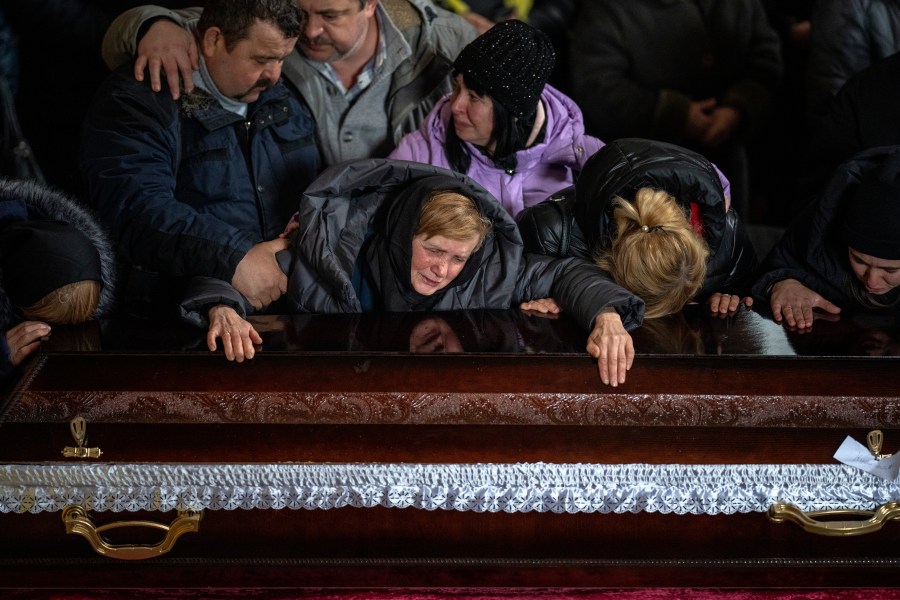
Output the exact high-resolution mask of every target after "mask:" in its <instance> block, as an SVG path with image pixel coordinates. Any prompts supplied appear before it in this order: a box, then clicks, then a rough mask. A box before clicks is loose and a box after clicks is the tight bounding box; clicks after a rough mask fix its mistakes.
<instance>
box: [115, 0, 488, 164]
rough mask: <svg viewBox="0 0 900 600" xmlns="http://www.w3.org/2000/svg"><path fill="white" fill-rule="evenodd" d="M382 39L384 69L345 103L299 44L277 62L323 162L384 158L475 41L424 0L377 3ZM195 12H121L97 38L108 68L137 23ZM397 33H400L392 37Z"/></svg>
mask: <svg viewBox="0 0 900 600" xmlns="http://www.w3.org/2000/svg"><path fill="white" fill-rule="evenodd" d="M379 6H380V9H379V10H380V12H379V15H383V16H386V17H387V19H386V20H384V21H383V22H382V25H383V28H384V29H385V30H386V32H385V43H386V44H387V57H386V59H385V69H390V72H388V73H384V74H382V75H380V76H379V75H376V77H375V79H374V80H373V82H372V84H371V85H370V86H369V87H368V88H366V90H365V91H363V92H362V95H361V96H360V97H359V98H357V99H356V101H355V102H354V103H353V104H352V105H347V102H346V100H344V99H343V97H342V93H341V91H340V90H338V89H337V88H336V87H335V86H334V84H332V83H331V82H329V81H328V80H327V79H326V78H325V77H323V76H322V75H321V74H320V73H319V71H317V70H316V68H315V66H314V65H313V64H312V63H311V62H310V61H309V60H307V59H306V58H305V57H304V55H303V53H302V51H301V49H300V46H299V44H298V46H297V49H296V50H295V51H294V52H292V53H291V54H290V56H288V57H287V58H286V59H285V61H284V68H283V70H282V76H283V78H284V79H285V80H286V81H288V82H289V83H290V84H291V85H292V86H293V88H294V89H296V90H297V91H298V92H299V95H300V96H301V97H302V98H303V101H304V102H305V103H306V104H307V105H308V106H309V108H310V111H311V112H312V114H313V117H314V118H315V120H316V124H317V133H318V136H319V148H320V151H321V152H322V159H323V162H324V164H325V165H326V166H328V165H334V164H337V163H340V162H342V161H345V160H351V159H356V158H364V157H372V156H387V155H388V153H389V152H390V151H391V150H392V149H393V148H394V146H396V144H397V143H398V142H399V141H400V139H401V138H402V137H403V136H404V135H406V134H407V133H410V132H412V131H415V130H416V129H418V127H419V125H420V124H421V122H422V121H423V120H424V119H425V117H426V116H427V115H428V113H429V112H430V111H431V109H432V108H433V107H434V105H435V104H436V103H437V101H438V100H440V99H441V98H442V97H443V96H444V95H446V94H448V93H450V91H451V87H450V72H451V71H452V69H453V61H454V60H455V59H456V55H457V54H459V52H460V50H462V49H463V47H465V46H466V44H468V43H469V42H470V41H472V40H473V39H474V38H475V30H474V29H473V28H472V27H471V26H470V25H469V24H468V23H466V21H465V20H464V19H463V18H462V17H460V16H458V15H455V14H453V13H451V12H449V11H446V10H444V9H442V8H438V7H437V6H435V5H434V4H433V3H431V2H429V1H428V0H379ZM199 14H200V11H199V9H187V10H178V11H173V10H168V9H165V8H162V7H159V6H145V7H140V8H136V9H133V10H130V11H127V12H125V13H123V14H122V15H120V16H119V17H118V18H117V19H116V21H115V22H113V24H112V26H110V28H109V30H108V31H107V34H106V36H105V38H104V40H103V59H104V60H105V61H106V64H107V66H109V67H110V68H111V69H112V68H115V67H117V66H118V65H121V64H122V63H124V62H126V61H129V60H131V59H132V58H133V56H134V53H135V50H136V48H137V42H138V37H137V36H138V34H139V33H140V29H141V26H142V25H143V23H144V22H146V21H147V20H149V19H155V18H159V17H164V18H167V19H171V20H172V21H174V22H175V23H178V24H179V25H181V26H182V27H191V26H194V25H195V24H196V18H197V16H198V15H199ZM397 34H399V35H397Z"/></svg>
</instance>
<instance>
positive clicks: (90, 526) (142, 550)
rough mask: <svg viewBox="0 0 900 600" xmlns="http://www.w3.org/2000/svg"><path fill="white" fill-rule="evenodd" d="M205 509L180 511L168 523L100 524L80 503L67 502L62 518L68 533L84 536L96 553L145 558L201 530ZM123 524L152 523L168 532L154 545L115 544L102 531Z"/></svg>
mask: <svg viewBox="0 0 900 600" xmlns="http://www.w3.org/2000/svg"><path fill="white" fill-rule="evenodd" d="M202 516H203V513H202V512H195V511H178V516H177V517H176V518H175V520H174V521H172V522H171V523H170V524H169V525H164V524H162V523H154V522H153V521H118V522H115V523H109V524H107V525H102V526H100V527H97V526H96V525H94V522H93V521H91V519H90V518H89V517H88V516H87V513H86V512H85V510H84V509H83V508H82V507H80V506H67V507H66V508H64V509H63V511H62V520H63V523H64V524H65V526H66V533H72V534H75V535H80V536H82V537H84V538H85V539H86V540H87V541H88V542H90V544H91V547H92V548H93V549H94V551H95V552H97V554H100V555H102V556H106V557H109V558H115V559H119V560H144V559H147V558H154V557H156V556H161V555H163V554H165V553H167V552H168V551H169V550H171V549H172V548H173V547H174V546H175V542H176V541H177V540H178V538H179V537H181V536H182V535H183V534H185V533H191V532H195V531H197V530H199V528H200V518H201V517H202ZM123 527H149V528H152V529H160V530H162V531H165V532H166V537H165V538H164V539H163V541H161V542H160V543H158V544H155V545H142V544H123V545H119V546H114V545H113V544H110V543H109V542H108V541H106V540H105V539H103V537H102V536H101V535H100V534H101V533H103V532H104V531H108V530H110V529H121V528H123Z"/></svg>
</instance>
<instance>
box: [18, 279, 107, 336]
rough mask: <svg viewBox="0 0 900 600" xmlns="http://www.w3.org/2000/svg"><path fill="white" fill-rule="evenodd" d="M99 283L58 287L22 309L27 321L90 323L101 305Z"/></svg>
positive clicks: (61, 323) (58, 323)
mask: <svg viewBox="0 0 900 600" xmlns="http://www.w3.org/2000/svg"><path fill="white" fill-rule="evenodd" d="M100 289H101V285H100V282H99V281H92V280H84V281H76V282H74V283H69V284H66V285H64V286H62V287H58V288H56V289H55V290H53V291H52V292H50V293H49V294H47V295H46V296H44V297H43V298H41V299H40V300H38V301H37V302H35V303H34V304H32V305H31V306H28V307H25V308H23V309H22V314H23V315H24V316H25V318H27V319H34V320H37V321H47V322H48V323H55V324H57V325H74V324H76V323H83V322H85V321H89V320H90V319H92V318H93V317H94V313H96V312H97V305H98V304H99V303H100Z"/></svg>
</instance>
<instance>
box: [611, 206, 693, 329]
mask: <svg viewBox="0 0 900 600" xmlns="http://www.w3.org/2000/svg"><path fill="white" fill-rule="evenodd" d="M615 205H616V209H615V212H614V213H613V216H614V218H615V221H616V230H617V235H616V238H615V239H614V240H613V242H612V245H611V247H610V248H609V249H608V250H607V251H606V252H605V253H604V254H602V255H600V256H599V257H598V258H597V260H596V262H597V264H598V265H599V266H600V267H601V268H603V269H605V270H606V271H608V272H609V273H610V275H612V278H613V280H615V282H616V283H618V284H619V285H621V286H622V287H624V288H625V289H627V290H629V291H631V292H633V293H634V294H636V295H637V296H639V297H640V298H641V299H643V300H644V305H645V307H644V317H645V318H648V319H652V318H655V317H662V316H665V315H669V314H672V313H675V312H678V311H679V310H681V309H682V308H683V307H684V305H685V304H687V303H688V302H689V301H690V300H691V298H693V297H694V295H695V294H696V293H697V292H698V291H699V290H700V287H701V286H702V285H703V281H704V280H705V279H706V260H707V257H708V256H709V248H708V246H707V245H706V242H705V241H704V240H703V239H702V238H701V237H700V236H698V235H697V234H696V233H695V232H694V230H693V228H692V227H691V224H690V222H689V221H688V219H687V217H686V216H685V214H684V212H683V211H682V209H681V208H680V207H679V206H678V204H677V202H675V198H673V197H672V196H671V195H669V194H668V193H666V192H664V191H662V190H654V189H652V188H641V189H639V190H638V191H637V193H636V194H635V197H634V202H628V201H627V200H624V199H622V198H618V197H617V198H616V199H615Z"/></svg>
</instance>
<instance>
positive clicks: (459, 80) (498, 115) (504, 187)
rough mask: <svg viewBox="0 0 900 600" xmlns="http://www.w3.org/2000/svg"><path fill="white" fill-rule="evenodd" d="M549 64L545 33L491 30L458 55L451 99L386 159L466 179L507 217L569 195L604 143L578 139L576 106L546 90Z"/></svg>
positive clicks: (518, 25)
mask: <svg viewBox="0 0 900 600" xmlns="http://www.w3.org/2000/svg"><path fill="white" fill-rule="evenodd" d="M554 61H555V53H554V51H553V46H552V45H551V43H550V41H549V39H548V38H547V36H546V35H545V34H544V33H542V32H541V31H538V30H537V29H535V28H533V27H531V26H530V25H527V24H525V23H523V22H522V21H515V20H510V21H503V22H501V23H498V24H497V25H495V26H494V27H492V28H491V29H489V30H488V31H487V32H485V33H484V34H482V35H481V36H479V37H478V38H476V39H475V40H473V41H472V42H471V43H469V45H468V46H466V47H465V48H463V50H462V52H460V54H459V57H457V59H456V61H455V63H454V70H453V92H452V93H451V94H450V95H449V96H447V97H445V98H443V99H441V100H440V101H439V102H438V103H437V105H436V106H435V107H434V109H433V110H432V111H431V113H430V114H429V115H428V117H427V118H426V119H425V121H424V122H423V123H422V127H421V128H420V129H419V130H418V131H415V132H413V133H410V134H408V135H407V136H405V137H404V138H403V139H402V140H400V144H399V145H398V146H397V148H396V149H395V150H394V151H393V152H392V153H391V155H390V158H395V159H401V160H412V161H416V162H421V163H427V164H431V165H435V166H439V167H443V168H446V169H452V170H454V171H456V172H459V173H463V174H466V175H468V176H469V177H471V178H472V179H474V180H475V181H477V182H478V183H480V184H481V185H482V187H484V188H486V189H487V190H488V191H489V192H490V193H491V194H492V195H493V196H494V197H496V198H497V199H498V200H499V201H500V204H502V205H503V208H505V209H506V210H507V212H509V213H510V214H511V215H512V216H516V215H517V214H518V213H519V212H520V211H521V210H523V209H524V208H527V207H529V206H532V205H534V204H537V203H539V202H541V201H543V200H545V199H546V198H547V197H548V196H550V195H551V194H553V193H555V192H558V191H560V190H562V189H565V188H567V187H569V186H570V185H572V183H574V178H575V175H576V174H577V173H578V172H580V171H581V168H582V166H583V165H584V163H585V162H586V161H587V159H588V158H589V157H590V156H591V155H592V154H594V153H595V152H596V151H597V150H599V149H600V148H602V147H603V142H601V141H600V140H598V139H597V138H594V137H591V136H588V135H585V133H584V122H583V118H582V114H581V109H579V108H578V106H577V105H576V104H575V102H573V101H572V100H571V99H570V98H568V97H567V96H566V95H564V94H563V93H561V92H560V91H558V90H556V89H554V88H553V87H552V86H550V85H547V78H548V77H549V76H550V73H551V71H552V70H553V65H554Z"/></svg>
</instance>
